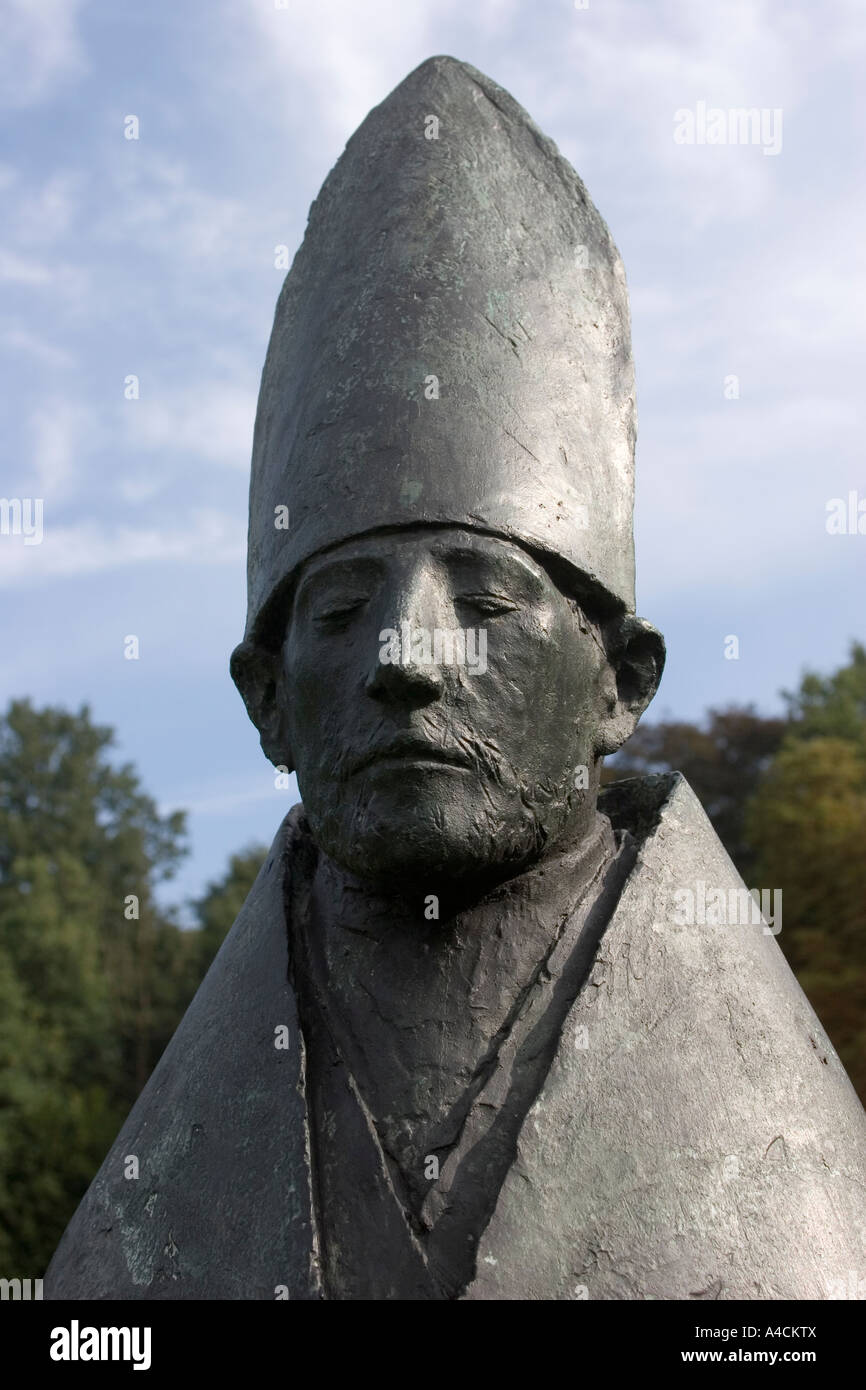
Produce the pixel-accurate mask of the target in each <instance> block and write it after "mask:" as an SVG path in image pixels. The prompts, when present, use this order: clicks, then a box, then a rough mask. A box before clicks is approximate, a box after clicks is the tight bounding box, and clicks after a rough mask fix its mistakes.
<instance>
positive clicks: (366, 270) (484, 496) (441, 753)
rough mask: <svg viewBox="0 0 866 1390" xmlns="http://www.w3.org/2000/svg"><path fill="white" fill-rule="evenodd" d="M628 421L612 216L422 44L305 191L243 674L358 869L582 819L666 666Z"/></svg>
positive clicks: (370, 871)
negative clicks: (646, 590)
mask: <svg viewBox="0 0 866 1390" xmlns="http://www.w3.org/2000/svg"><path fill="white" fill-rule="evenodd" d="M634 438H635V423H634V381H633V371H632V363H631V350H630V333H629V318H628V301H627V294H626V289H625V280H624V274H623V270H622V264H621V261H620V259H619V255H618V253H617V251H616V248H615V246H614V245H613V242H612V240H611V238H610V235H609V233H608V231H607V228H606V227H605V225H604V222H603V221H602V219H601V217H600V216H599V214H598V212H597V211H596V209H595V208H594V207H593V205H592V204H591V202H590V201H589V199H588V197H587V194H586V191H585V189H584V188H583V185H582V184H581V182H580V180H579V179H578V177H577V175H576V174H575V173H574V171H573V170H572V169H571V167H570V166H569V165H568V164H567V163H566V161H565V160H564V159H563V158H562V157H561V155H560V154H559V153H558V151H557V150H556V148H555V146H553V145H552V143H551V142H550V141H549V140H547V139H546V137H544V136H543V135H542V134H541V132H540V131H538V130H537V128H536V127H535V126H534V125H533V123H532V122H531V121H530V119H529V117H528V116H527V115H526V113H525V112H524V111H523V110H522V109H521V108H520V107H519V106H518V105H517V103H516V102H514V101H513V100H512V98H511V97H509V96H508V95H507V93H505V92H503V91H502V90H501V89H500V88H498V87H496V86H495V84H493V83H491V82H490V81H489V80H488V79H487V78H485V77H483V76H482V75H481V74H480V73H478V72H476V71H475V70H474V69H472V68H470V67H468V66H466V65H465V64H462V63H458V62H456V61H455V60H453V59H450V58H434V59H430V60H429V61H428V62H427V63H424V64H423V65H422V66H421V67H420V68H418V69H417V70H416V71H415V72H414V73H412V74H410V76H409V77H408V78H407V79H406V80H405V81H404V82H403V83H401V85H400V86H399V87H398V88H397V89H396V90H395V92H393V93H392V94H391V95H390V97H388V98H387V100H386V101H385V102H383V103H382V105H381V106H379V107H377V108H376V109H375V110H374V111H372V112H371V113H370V115H369V116H368V117H367V119H366V120H365V122H364V123H363V124H362V126H361V127H360V129H359V130H358V132H356V134H355V135H354V136H353V137H352V139H351V140H350V141H349V144H348V145H347V148H346V151H345V152H344V154H343V156H342V157H341V159H340V161H339V162H338V164H337V165H336V167H335V169H334V170H333V171H332V173H331V174H330V175H329V177H328V179H327V180H326V183H325V185H324V187H323V189H322V192H321V193H320V195H319V197H318V199H317V200H316V202H315V203H314V205H313V207H312V209H311V213H310V220H309V225H308V229H307V234H306V237H305V239H304V243H303V245H302V247H301V249H300V250H299V252H298V255H297V256H296V258H295V262H294V264H293V266H292V269H291V271H290V273H289V275H288V277H287V279H286V283H285V286H284V288H283V292H282V294H281V296H280V300H279V303H278V306H277V313H276V318H275V323H274V329H273V333H272V337H271V342H270V346H269V349H268V355H267V360H266V363H265V370H264V373H263V379H262V388H261V394H260V397H259V409H258V414H257V419H256V432H255V441H254V448H253V469H252V481H251V489H250V531H249V561H248V588H249V611H248V619H247V631H246V635H245V638H244V641H243V642H242V643H241V645H240V646H239V647H238V648H237V649H236V651H235V652H234V654H233V657H232V674H233V676H234V678H235V681H236V682H237V684H238V686H239V688H240V690H241V693H242V695H243V697H244V700H245V702H246V705H247V709H248V711H249V713H250V716H251V718H252V719H253V721H254V723H255V724H256V726H257V728H258V729H259V732H260V735H261V741H262V747H263V749H264V751H265V753H266V754H267V756H268V757H269V758H270V759H271V760H272V761H273V762H274V763H275V764H277V765H279V766H284V767H287V768H295V769H296V770H297V773H298V782H299V786H300V789H301V795H302V798H303V802H304V808H305V812H306V815H307V819H308V821H309V823H310V826H311V829H312V832H313V835H314V837H315V838H316V840H317V842H318V843H319V844H320V846H321V847H322V848H323V849H324V850H325V851H326V852H327V853H328V854H329V855H330V856H331V857H332V858H333V859H334V860H335V861H336V862H338V863H339V864H341V865H342V866H343V867H345V868H346V869H348V870H350V871H351V872H353V873H355V874H357V875H358V876H360V877H361V878H367V879H370V880H371V881H373V882H376V883H383V884H388V883H390V884H392V885H395V886H399V885H405V884H407V883H411V882H413V881H419V880H420V881H421V882H423V884H424V885H427V884H433V883H434V882H436V883H438V882H440V881H451V882H457V881H459V882H465V883H470V884H471V883H473V882H476V881H477V882H479V883H480V882H482V881H486V880H490V879H496V878H501V877H506V876H508V875H509V874H513V873H516V872H518V871H519V870H521V869H522V868H524V867H526V866H528V865H529V864H531V863H533V862H535V861H537V860H538V859H539V858H542V857H543V856H545V855H546V854H550V853H552V852H554V851H556V849H557V847H558V846H565V845H570V844H573V843H574V842H575V841H576V840H579V839H580V838H581V837H582V835H583V834H585V833H586V831H587V829H588V828H589V826H590V825H591V823H592V821H593V819H594V814H595V802H596V796H597V791H598V780H599V773H600V767H601V760H602V758H603V757H604V756H605V755H606V754H610V753H613V752H615V751H616V750H617V749H618V748H619V747H620V746H621V745H622V744H623V743H624V742H625V740H626V739H627V738H628V737H629V735H630V734H631V733H632V731H633V729H634V727H635V725H636V723H637V720H638V719H639V718H640V715H641V714H642V713H643V710H644V709H645V708H646V705H647V704H648V702H649V700H650V699H651V698H652V696H653V694H654V693H655V690H656V687H657V685H658V681H659V678H660V675H661V670H662V666H663V661H664V647H663V643H662V639H661V637H660V635H659V634H658V633H657V632H656V631H655V629H654V628H652V627H651V626H650V625H649V624H648V623H646V622H643V621H642V620H640V619H638V618H636V617H635V616H634V559H633V541H632V505H633V466H634Z"/></svg>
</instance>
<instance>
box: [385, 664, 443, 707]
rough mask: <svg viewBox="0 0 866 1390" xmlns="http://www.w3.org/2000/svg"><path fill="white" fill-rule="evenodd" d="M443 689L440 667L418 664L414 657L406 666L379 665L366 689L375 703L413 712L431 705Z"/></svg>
mask: <svg viewBox="0 0 866 1390" xmlns="http://www.w3.org/2000/svg"><path fill="white" fill-rule="evenodd" d="M444 688H445V683H444V681H443V679H442V673H441V671H440V670H439V667H438V666H433V665H428V664H426V663H422V662H420V661H417V660H416V659H415V658H414V657H412V656H411V655H409V658H408V660H407V661H406V662H405V664H404V663H403V661H399V662H388V663H385V662H382V661H377V662H376V665H375V666H374V668H373V670H372V671H371V672H370V675H369V677H368V679H367V682H366V685H365V690H366V692H367V694H368V695H369V696H370V698H371V699H372V700H378V701H379V702H380V703H382V704H395V705H408V706H410V707H412V708H417V707H419V706H421V705H429V704H432V703H433V701H434V700H438V699H439V698H440V696H441V694H442V691H443V689H444Z"/></svg>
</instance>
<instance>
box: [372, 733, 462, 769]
mask: <svg viewBox="0 0 866 1390" xmlns="http://www.w3.org/2000/svg"><path fill="white" fill-rule="evenodd" d="M380 766H389V767H391V768H392V769H394V770H399V771H407V770H409V769H411V768H414V767H421V766H436V767H439V768H442V769H443V770H447V769H451V770H452V771H457V770H460V771H465V770H467V769H469V768H472V767H473V762H472V759H471V758H470V757H469V755H468V754H467V753H465V752H464V751H463V750H462V749H461V748H453V747H452V748H442V747H440V746H439V745H438V744H435V743H431V742H430V741H429V739H426V738H421V737H420V736H419V735H418V734H398V735H397V737H396V738H393V739H391V741H390V742H389V743H384V744H381V745H380V746H378V747H376V748H371V749H370V750H369V752H367V753H365V754H364V755H363V757H361V758H359V759H358V760H357V761H356V762H355V763H354V764H353V765H352V767H351V771H350V774H349V775H350V776H352V777H354V776H355V775H356V774H357V773H359V772H364V771H366V770H367V769H368V768H371V767H380Z"/></svg>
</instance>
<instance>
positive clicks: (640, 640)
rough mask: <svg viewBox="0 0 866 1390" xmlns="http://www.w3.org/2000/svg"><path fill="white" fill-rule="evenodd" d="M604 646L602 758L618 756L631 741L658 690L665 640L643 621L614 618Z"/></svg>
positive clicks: (599, 741)
mask: <svg viewBox="0 0 866 1390" xmlns="http://www.w3.org/2000/svg"><path fill="white" fill-rule="evenodd" d="M605 646H606V648H607V653H608V668H607V679H606V681H605V692H604V693H605V708H604V709H603V710H602V714H601V719H600V722H599V731H598V737H597V740H596V752H597V754H598V755H599V756H600V757H604V756H605V755H609V754H612V753H616V752H617V750H618V749H620V748H621V747H622V745H623V744H624V743H625V742H626V740H627V739H629V738H631V736H632V734H633V733H634V731H635V729H636V728H637V723H638V720H639V719H640V717H641V715H642V714H643V712H644V710H645V709H646V707H647V705H648V704H649V702H650V700H651V699H652V698H653V696H654V695H655V693H656V691H657V690H658V687H659V681H660V680H661V678H662V671H663V670H664V665H665V641H664V638H663V637H662V635H661V633H660V632H659V631H658V629H657V628H654V627H653V625H652V623H648V622H646V621H645V619H643V618H634V617H632V616H631V615H627V616H626V617H623V618H617V619H614V621H613V622H612V623H610V624H609V625H608V627H607V629H606V631H605Z"/></svg>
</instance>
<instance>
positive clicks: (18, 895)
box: [0, 700, 191, 1278]
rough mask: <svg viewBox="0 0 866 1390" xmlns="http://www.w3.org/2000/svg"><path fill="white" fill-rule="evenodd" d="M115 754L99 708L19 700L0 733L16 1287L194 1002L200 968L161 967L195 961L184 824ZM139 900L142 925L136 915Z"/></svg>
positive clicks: (7, 1211) (1, 1139)
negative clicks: (185, 911)
mask: <svg viewBox="0 0 866 1390" xmlns="http://www.w3.org/2000/svg"><path fill="white" fill-rule="evenodd" d="M112 744H113V734H112V732H111V730H110V729H106V728H102V727H99V726H97V725H94V724H93V723H92V722H91V719H90V713H89V711H88V710H87V708H86V707H85V708H83V709H81V710H80V711H79V712H78V713H77V714H71V713H69V712H68V711H65V710H61V709H53V708H48V709H44V710H36V709H34V708H33V707H32V705H31V704H30V702H29V701H26V700H16V701H13V702H12V704H11V705H10V707H9V710H8V712H7V714H6V716H5V718H4V719H3V720H2V721H0V1059H2V1062H3V1069H2V1077H3V1079H2V1082H0V1212H2V1216H3V1221H2V1235H0V1257H2V1262H3V1267H4V1269H7V1270H8V1271H9V1277H14V1276H15V1275H17V1276H19V1277H21V1278H27V1277H38V1275H39V1274H40V1273H41V1272H42V1270H43V1268H44V1266H45V1264H46V1263H47V1261H48V1259H49V1258H50V1255H51V1253H52V1251H53V1249H54V1246H55V1245H56V1243H57V1240H58V1239H59V1237H60V1235H61V1233H62V1231H63V1227H64V1225H65V1223H66V1222H67V1221H68V1219H69V1216H70V1215H71V1212H72V1211H73V1210H74V1207H75V1205H76V1203H77V1202H78V1200H79V1199H80V1198H81V1196H82V1194H83V1192H84V1189H85V1187H86V1186H87V1183H88V1182H89V1181H90V1179H91V1177H92V1176H93V1174H94V1172H95V1171H96V1169H97V1168H98V1166H99V1164H100V1163H101V1161H102V1159H103V1158H104V1156H105V1153H106V1150H107V1148H108V1147H109V1146H110V1144H111V1142H112V1140H113V1138H114V1135H115V1134H116V1132H117V1129H118V1128H119V1125H120V1124H121V1123H122V1121H123V1119H124V1117H125V1115H126V1113H127V1111H128V1110H129V1108H130V1106H131V1105H132V1103H133V1102H134V1100H135V1098H136V1096H137V1094H138V1092H139V1090H140V1089H141V1086H142V1085H143V1084H144V1081H145V1080H146V1079H147V1076H148V1074H149V1072H150V1069H151V1068H152V1066H153V1064H154V1062H155V1061H156V1059H157V1057H158V1055H159V1050H161V1047H162V1046H164V1043H165V1041H166V1040H167V1037H168V1036H170V1033H171V1031H172V1030H173V1028H174V1026H175V1024H176V1021H177V1017H178V1012H179V1009H181V1008H182V1002H181V1001H182V1000H184V999H185V998H186V997H187V996H188V994H189V993H190V992H191V991H190V984H191V981H190V969H189V966H188V965H187V966H186V968H185V969H183V970H181V971H180V972H178V971H177V970H175V971H174V972H172V970H171V969H168V970H167V971H166V972H165V975H164V976H163V975H161V974H159V973H158V970H157V968H156V967H157V966H158V964H159V963H160V960H161V957H162V958H164V957H165V955H166V953H168V955H169V956H171V957H172V958H173V959H174V960H175V961H177V962H182V961H183V960H184V958H185V957H189V956H190V952H189V950H188V948H187V947H186V946H185V943H184V940H183V936H184V934H183V933H181V932H180V931H179V930H178V928H177V927H176V926H174V924H172V923H171V922H169V921H166V920H164V919H163V918H162V917H161V916H160V914H159V912H158V911H157V909H156V906H155V904H154V899H153V890H154V886H155V884H156V883H157V882H158V881H159V880H160V879H161V878H164V877H166V876H169V875H170V874H171V873H172V871H173V870H174V868H175V866H176V864H177V862H178V860H179V859H180V857H181V855H182V854H183V853H184V852H185V847H184V844H183V834H184V821H183V816H182V815H181V814H179V813H178V814H175V815H171V816H166V817H162V816H160V815H159V814H158V812H157V809H156V807H155V805H154V803H153V801H152V800H151V799H150V798H149V797H148V796H146V795H145V794H144V793H143V792H142V790H141V788H140V786H139V782H138V778H137V776H136V774H135V772H134V770H133V769H132V768H131V767H130V766H129V765H125V766H122V767H120V768H116V767H114V766H113V765H112V764H111V762H110V761H109V758H108V753H109V750H110V749H111V747H112ZM130 895H134V896H135V897H136V898H137V900H138V917H137V919H135V920H128V919H127V917H126V915H125V911H124V904H125V902H126V900H127V898H128V897H129V896H130ZM163 963H164V959H163ZM160 1010H161V1013H160ZM169 1017H170V1023H169ZM160 1023H161V1027H160V1026H159V1025H160Z"/></svg>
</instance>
